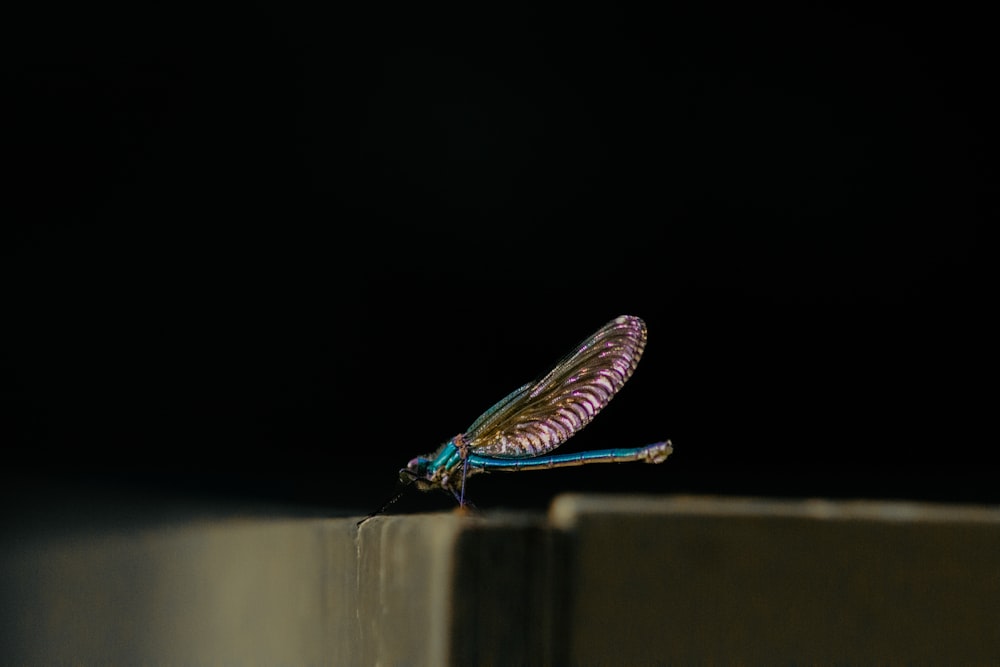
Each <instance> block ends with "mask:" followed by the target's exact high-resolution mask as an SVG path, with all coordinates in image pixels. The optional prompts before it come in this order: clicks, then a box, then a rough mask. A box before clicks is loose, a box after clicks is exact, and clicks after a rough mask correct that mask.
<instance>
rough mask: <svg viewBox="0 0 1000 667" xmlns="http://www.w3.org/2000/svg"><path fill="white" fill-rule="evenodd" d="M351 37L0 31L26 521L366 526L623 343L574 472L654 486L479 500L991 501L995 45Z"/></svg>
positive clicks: (254, 10)
mask: <svg viewBox="0 0 1000 667" xmlns="http://www.w3.org/2000/svg"><path fill="white" fill-rule="evenodd" d="M335 4H336V3H329V5H328V6H327V7H326V8H325V9H317V8H314V7H306V6H302V5H299V6H295V5H280V6H279V5H278V4H275V5H273V6H268V5H264V4H252V3H248V4H245V5H242V6H240V7H239V8H235V7H234V8H224V7H222V6H216V5H202V6H198V7H196V8H195V7H185V6H183V5H171V6H170V7H158V8H156V9H152V8H142V7H136V6H131V5H129V6H113V7H112V6H101V7H96V8H95V7H93V6H81V7H78V8H76V9H74V10H60V11H58V12H55V11H53V12H49V11H47V10H42V9H32V8H20V9H12V10H5V11H7V12H8V13H9V14H11V17H10V18H9V19H8V20H5V21H4V24H5V26H4V28H3V31H4V33H5V34H4V39H3V40H2V44H3V46H2V47H0V48H2V49H3V50H4V53H3V65H2V67H3V89H4V94H5V97H6V99H7V102H5V103H4V107H5V112H6V113H8V114H10V115H8V120H7V121H5V123H4V126H3V130H2V132H3V153H4V162H6V163H7V165H8V167H9V168H10V169H11V172H12V173H11V175H9V176H7V177H5V182H6V185H7V187H8V188H9V192H8V194H7V195H6V196H5V199H6V201H7V203H6V204H5V206H4V208H5V209H7V210H9V211H12V212H13V215H10V216H9V218H8V220H9V222H13V223H14V224H8V225H5V226H4V228H3V231H2V232H0V276H2V293H0V298H2V315H0V317H2V327H3V333H4V342H3V346H2V348H0V354H2V357H0V364H2V368H0V370H2V373H0V400H2V402H0V410H2V414H0V419H2V428H3V431H2V434H0V437H2V439H3V450H4V451H3V456H4V464H3V469H4V475H5V479H4V487H5V489H6V491H7V493H8V495H9V497H10V498H11V499H13V501H14V502H17V501H18V500H19V499H20V498H21V497H22V496H20V495H19V494H22V493H23V494H25V496H24V497H28V496H30V495H32V494H33V493H38V492H39V490H44V489H55V490H65V491H66V494H67V497H68V498H71V499H72V502H74V503H75V502H80V499H83V502H86V500H85V499H86V497H87V496H86V494H88V493H91V492H95V493H96V492H98V491H99V490H100V491H103V490H108V489H119V490H122V491H124V492H125V493H139V492H155V493H164V494H166V495H167V496H173V497H202V496H209V497H214V498H218V499H231V500H235V501H238V502H239V501H243V500H246V501H265V502H290V503H296V504H299V505H300V506H302V507H307V508H313V509H317V510H318V511H331V512H332V511H337V510H342V509H348V510H355V511H363V510H366V509H372V508H374V507H375V506H377V505H378V504H379V503H380V502H381V501H382V500H384V499H385V498H386V497H387V496H388V495H390V494H391V493H392V491H393V489H394V486H393V485H394V482H395V479H396V474H397V470H398V469H399V468H400V467H401V466H403V465H404V464H405V463H406V461H407V460H408V459H410V458H411V457H413V456H415V455H417V454H423V453H426V452H429V451H431V450H433V449H434V448H435V447H436V446H437V445H438V444H439V443H440V442H441V441H443V440H446V439H448V438H449V437H451V436H453V435H454V434H455V433H457V432H459V431H461V430H463V429H464V428H465V427H466V426H468V424H469V423H471V422H472V420H473V419H474V418H475V417H476V416H478V414H479V413H480V412H481V411H483V410H485V409H486V408H487V407H489V406H490V405H492V404H493V402H494V401H496V400H497V399H499V398H500V397H501V396H503V395H505V394H506V393H507V392H509V391H510V390H511V389H513V388H514V387H516V386H518V385H520V384H521V383H523V382H525V381H527V380H529V379H531V378H532V377H534V376H535V375H537V374H540V373H541V372H543V371H545V370H547V369H548V368H549V366H550V365H551V364H552V363H553V362H554V361H556V360H557V359H558V358H559V357H560V356H561V355H563V354H564V353H566V352H568V351H569V349H570V348H571V347H572V346H573V345H574V344H575V343H577V342H578V341H579V340H580V339H582V338H583V337H584V336H586V335H587V334H589V333H590V332H592V331H593V330H595V329H596V328H597V327H599V326H600V325H602V324H603V323H605V322H606V321H607V320H609V319H611V318H613V317H615V316H617V315H619V314H623V313H630V314H635V315H639V316H642V317H643V318H644V319H645V320H646V322H647V324H648V327H649V344H648V347H647V350H646V354H645V356H644V358H643V360H642V363H640V365H639V367H638V370H637V372H636V374H635V375H634V376H633V378H632V380H631V381H630V382H629V384H628V385H627V386H626V387H625V388H624V390H623V391H622V392H621V394H620V395H619V396H618V398H617V399H616V400H615V401H614V402H613V403H612V404H611V405H610V406H609V407H608V408H607V409H606V410H605V411H604V412H603V413H602V414H601V415H600V417H599V418H598V419H597V420H596V421H594V422H593V423H592V424H591V425H590V426H588V427H587V429H585V430H584V431H583V432H581V433H580V434H579V435H577V436H576V437H574V438H573V439H572V440H571V441H570V442H569V443H567V444H566V445H564V448H563V449H562V450H560V451H564V450H565V451H571V450H576V449H594V448H603V447H611V446H622V447H624V446H636V445H641V444H646V443H648V442H652V441H655V440H659V439H663V438H671V439H672V440H673V442H674V445H675V454H674V455H673V456H672V457H671V458H670V459H669V460H668V462H667V463H666V464H664V465H662V466H590V467H587V468H577V469H570V470H564V471H550V472H544V473H521V474H517V475H513V476H509V475H499V474H498V475H492V476H488V477H487V476H481V477H477V478H475V480H473V482H472V483H471V484H470V487H469V493H470V496H471V497H472V499H473V500H474V501H476V502H477V503H478V504H479V505H480V506H483V507H498V506H523V507H537V508H542V507H544V506H545V504H546V503H547V501H548V500H549V499H550V498H551V496H552V495H554V494H555V493H557V492H560V491H566V490H582V491H585V490H589V491H621V492H625V491H642V492H657V493H660V492H662V493H720V494H753V495H762V496H790V497H832V498H856V497H866V498H910V499H925V500H942V501H963V502H985V503H996V502H1000V490H998V488H1000V487H998V485H997V484H996V482H995V479H996V476H997V472H998V467H997V466H996V465H995V464H994V463H993V459H992V453H993V449H994V448H995V442H996V434H995V427H994V425H993V423H992V419H988V417H989V418H992V417H993V415H994V413H995V407H994V406H995V401H994V400H993V399H991V400H990V401H989V402H987V392H988V391H992V387H993V386H994V385H995V378H996V375H995V372H994V370H993V368H992V365H991V364H990V362H989V360H988V357H987V353H988V352H989V353H992V348H993V345H992V343H993V340H994V336H995V332H993V331H990V330H989V329H988V328H989V327H990V324H989V320H991V319H992V315H993V314H994V312H993V311H995V305H996V301H995V298H994V293H993V291H992V288H988V287H987V284H986V281H987V267H988V262H990V261H991V260H992V258H993V257H992V251H991V250H988V249H987V248H986V247H985V242H984V239H983V235H984V229H985V223H986V220H987V219H990V220H992V219H995V217H996V199H995V195H996V187H995V184H994V182H993V181H991V180H990V179H989V178H988V177H987V175H986V170H987V167H988V160H989V161H992V159H993V158H992V156H991V153H990V152H989V151H988V150H987V149H986V146H987V145H989V144H990V143H991V140H992V136H991V135H992V133H993V130H992V127H993V124H994V119H993V117H992V115H991V114H992V112H991V111H990V110H988V108H987V99H988V97H989V95H990V94H991V93H992V89H993V88H995V86H994V85H993V80H994V79H995V71H994V70H993V69H992V65H990V62H991V56H992V53H991V48H989V46H988V45H989V42H991V41H993V39H994V37H993V35H992V30H991V29H990V28H988V27H987V26H988V25H989V24H988V23H987V22H985V21H984V20H982V19H981V18H980V17H977V16H975V15H970V14H965V13H963V12H962V11H960V10H958V9H949V10H948V13H946V14H945V13H942V11H944V10H942V9H940V8H939V9H935V10H934V11H927V10H921V9H919V8H912V7H911V8H908V9H907V10H906V11H905V12H879V11H877V10H872V9H866V10H864V11H855V10H851V9H846V8H843V7H842V6H841V5H840V4H839V3H834V4H831V5H829V6H825V7H824V6H819V5H815V4H812V5H810V8H808V9H803V8H801V7H797V6H796V7H782V8H780V9H776V8H772V9H761V8H760V7H748V8H746V9H742V10H735V11H734V10H732V9H727V10H725V11H723V10H721V9H719V10H717V11H709V10H707V9H706V10H704V11H703V10H694V9H690V8H688V9H675V10H669V9H667V10H664V9H662V8H661V9H658V10H657V11H656V12H655V13H654V12H653V11H652V10H643V11H635V10H631V11H630V10H625V9H619V10H615V9H612V8H610V7H604V8H602V9H601V10H600V11H594V10H588V9H584V8H576V9H574V11H572V12H557V11H548V10H543V9H535V10H532V11H519V10H516V9H508V8H503V7H494V8H491V9H465V10H464V11H465V13H464V14H463V13H461V12H459V13H456V12H455V11H454V10H450V11H448V12H443V11H442V12H435V11H434V10H430V9H428V8H426V7H421V8H420V9H419V10H410V13H406V12H405V11H404V12H402V13H401V12H400V11H399V10H390V9H388V8H385V7H383V8H379V9H371V10H365V9H343V8H334V7H333V5H335ZM651 7H652V5H651ZM9 173H10V172H9ZM5 217H7V216H5ZM44 492H45V493H48V491H44ZM408 503H409V504H408ZM420 503H424V504H423V505H421V504H420ZM428 503H429V504H428ZM451 505H453V502H452V501H451V500H449V499H448V498H446V497H444V496H443V495H442V496H441V497H440V498H438V499H434V500H428V499H417V500H410V501H403V502H401V503H400V504H399V507H401V508H402V509H404V510H405V509H407V508H420V507H450V506H451Z"/></svg>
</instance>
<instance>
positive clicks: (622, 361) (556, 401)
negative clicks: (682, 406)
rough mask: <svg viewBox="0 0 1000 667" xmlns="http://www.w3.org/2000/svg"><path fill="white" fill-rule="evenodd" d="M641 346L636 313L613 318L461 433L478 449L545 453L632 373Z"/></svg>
mask: <svg viewBox="0 0 1000 667" xmlns="http://www.w3.org/2000/svg"><path fill="white" fill-rule="evenodd" d="M645 345H646V325H645V323H644V322H643V321H642V320H641V319H639V318H638V317H632V316H622V317H618V318H616V319H614V320H612V321H611V322H608V323H607V324H606V325H604V326H603V327H601V328H600V329H598V330H597V331H596V332H595V333H594V334H593V335H592V336H590V337H589V338H587V339H586V340H584V341H583V342H581V343H580V344H579V345H578V346H577V347H576V348H575V349H574V350H573V351H572V352H571V353H570V354H568V355H566V356H565V357H563V359H562V360H560V361H559V363H558V364H556V365H555V367H554V368H553V369H552V370H551V371H549V372H548V374H546V375H545V376H543V377H542V378H541V379H540V380H538V381H537V382H534V383H529V384H526V385H524V386H522V387H520V388H519V389H517V390H515V391H514V392H512V393H510V394H509V395H507V396H506V397H504V398H503V399H502V400H501V401H500V402H498V403H497V404H496V405H494V406H493V407H492V408H490V409H489V410H487V411H486V412H485V413H483V415H482V416H481V417H479V419H477V420H476V421H475V422H474V423H473V424H472V426H470V427H469V430H468V431H467V432H466V433H465V442H466V443H467V444H468V445H469V447H470V448H471V450H472V451H474V452H475V453H477V454H481V455H487V456H493V457H496V458H523V457H529V456H538V455H540V454H544V453H546V452H549V451H551V450H553V449H555V448H556V447H558V446H559V445H561V444H562V443H564V442H566V440H568V439H569V438H570V437H572V435H573V434H574V433H576V432H577V431H579V430H580V429H582V428H583V427H584V426H586V425H587V424H589V423H590V421H591V420H592V419H593V418H594V416H595V415H596V414H597V413H598V412H599V411H600V410H601V409H602V408H603V407H604V406H605V405H607V404H608V402H609V401H611V399H612V398H613V397H614V395H615V394H616V393H617V392H618V390H619V389H621V388H622V386H623V385H624V384H625V382H626V381H627V380H628V379H629V377H631V376H632V372H633V371H634V370H635V367H636V365H637V364H638V363H639V358H640V357H641V356H642V351H643V348H644V347H645Z"/></svg>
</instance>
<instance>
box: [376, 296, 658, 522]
mask: <svg viewBox="0 0 1000 667" xmlns="http://www.w3.org/2000/svg"><path fill="white" fill-rule="evenodd" d="M645 345H646V324H645V323H644V322H643V321H642V320H641V319H640V318H638V317H634V316H631V315H622V316H621V317H617V318H615V319H613V320H611V321H610V322H608V323H607V324H605V325H604V326H603V327H601V328H600V329H598V330H597V331H596V332H594V333H593V334H592V335H591V336H589V337H588V338H586V339H585V340H583V341H582V342H581V343H580V344H579V345H577V346H576V347H575V348H574V349H573V350H572V351H571V352H570V353H569V354H567V355H566V356H565V357H563V358H562V359H561V360H560V361H559V363H557V364H556V365H555V367H553V368H552V370H550V371H549V372H548V373H546V374H545V375H543V376H542V377H541V378H540V379H538V380H535V381H533V382H528V383H527V384H524V385H522V386H520V387H518V388H517V389H515V390H514V391H512V392H511V393H510V394H508V395H507V396H505V397H504V398H502V399H500V401H499V402H498V403H497V404H496V405H494V406H493V407H491V408H490V409H489V410H487V411H486V412H484V413H483V414H482V415H481V416H480V417H479V418H478V419H476V421H474V422H473V423H472V425H471V426H469V428H468V429H466V430H465V431H464V432H462V433H459V434H458V435H456V436H455V437H454V438H452V439H451V440H449V441H448V442H446V443H444V444H443V445H441V446H440V447H439V448H438V449H437V451H435V452H433V453H431V454H427V455H426V456H418V457H416V458H414V459H413V460H411V461H410V462H409V463H408V464H407V465H406V467H405V468H403V469H402V470H400V471H399V478H400V481H401V482H402V483H403V484H404V485H405V486H407V487H408V486H410V485H415V486H416V487H417V488H418V489H420V490H422V491H427V490H430V489H441V490H443V491H447V492H449V493H451V494H452V495H453V496H454V497H455V499H456V500H457V501H458V503H459V505H460V506H464V505H466V504H467V503H466V500H465V482H466V480H467V479H468V478H469V477H471V476H472V475H475V474H478V473H481V472H493V471H509V472H510V471H516V470H541V469H548V468H563V467H567V466H580V465H586V464H588V463H625V462H630V461H643V462H645V463H663V462H664V461H665V460H666V459H667V456H669V455H670V453H671V452H672V451H673V448H672V446H671V444H670V441H669V440H665V441H663V442H654V443H653V444H650V445H646V446H645V447H635V448H631V449H601V450H591V451H585V452H579V453H567V454H551V455H548V456H545V454H548V452H551V451H552V450H553V449H555V448H556V447H558V446H559V445H561V444H563V443H564V442H566V440H568V439H569V438H570V437H572V436H573V434H574V433H576V432H578V431H579V430H580V429H582V428H583V427H584V426H586V425H587V424H589V423H590V421H591V420H592V419H593V418H594V416H595V415H596V414H597V413H598V412H600V410H601V409H602V408H603V407H604V406H605V405H607V404H608V403H609V402H610V401H611V399H612V398H614V396H615V394H616V393H617V392H618V390H619V389H621V388H622V386H623V385H624V384H625V382H626V381H627V380H628V379H629V378H630V377H631V376H632V372H633V371H634V370H635V367H636V365H637V364H638V363H639V358H640V357H641V356H642V351H643V349H644V348H645ZM404 490H405V489H404ZM401 494H402V492H400V493H399V494H397V495H396V496H395V497H394V498H393V499H392V500H390V501H389V502H387V503H386V504H385V505H383V506H382V507H380V508H379V509H378V510H376V511H375V512H372V513H371V514H369V515H368V516H367V517H365V518H364V519H362V520H361V521H359V522H358V523H359V524H360V523H361V522H363V521H365V520H366V519H368V518H370V517H372V516H374V515H376V514H378V513H380V512H382V511H383V510H384V509H385V508H386V507H387V506H388V505H390V504H392V503H393V502H395V501H396V499H398V498H399V496H400V495H401Z"/></svg>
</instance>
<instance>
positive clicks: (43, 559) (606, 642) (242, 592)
mask: <svg viewBox="0 0 1000 667" xmlns="http://www.w3.org/2000/svg"><path fill="white" fill-rule="evenodd" d="M355 521H356V519H353V518H351V519H346V518H330V519H327V518H296V517H270V518H267V517H257V518H254V517H242V518H241V517H229V518H226V517H220V518H216V519H197V520H194V519H192V520H190V521H174V522H169V523H165V524H156V525H149V526H142V525H139V526H129V527H123V528H119V529H111V530H102V531H96V530H95V531H83V532H81V531H77V532H68V533H63V532H59V531H54V532H44V531H41V532H38V531H36V532H34V533H30V534H10V533H8V534H6V535H5V538H4V540H3V542H2V545H3V551H2V554H0V595H2V597H0V599H2V601H3V605H2V611H0V642H2V644H0V649H2V654H0V657H2V662H3V663H4V664H26V665H52V664H96V663H100V664H140V663H141V664H187V665H208V664H211V665H237V664H238V665H278V664H281V665H326V664H328V665H435V666H437V665H448V664H455V665H469V664H476V665H509V664H518V665H531V664H540V665H547V664H551V665H563V664H565V665H607V664H614V665H626V664H627V665H654V664H732V663H738V664H761V665H765V664H766V665H772V664H793V663H794V664H847V663H849V664H949V665H956V664H1000V509H997V508H989V507H957V506H936V505H922V504H912V503H883V502H879V503H869V502H846V503H845V502H836V503H833V502H821V501H800V502H792V501H787V502H777V501H767V500H758V499H747V498H685V497H648V498H646V497H621V496H563V497H560V498H558V499H556V501H555V502H554V504H553V506H552V508H551V511H550V512H549V514H548V516H544V515H530V514H503V513H489V512H487V513H483V514H475V515H463V514H459V513H457V512H455V513H443V514H426V515H406V516H380V517H376V518H374V519H372V520H370V521H368V522H367V523H365V524H363V525H362V526H361V528H360V530H358V529H357V528H356V527H355Z"/></svg>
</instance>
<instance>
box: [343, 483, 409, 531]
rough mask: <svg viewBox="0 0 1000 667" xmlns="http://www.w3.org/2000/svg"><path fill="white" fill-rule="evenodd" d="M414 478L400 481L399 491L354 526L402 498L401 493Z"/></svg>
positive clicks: (407, 488) (404, 491)
mask: <svg viewBox="0 0 1000 667" xmlns="http://www.w3.org/2000/svg"><path fill="white" fill-rule="evenodd" d="M416 479H417V478H416V477H411V478H410V479H409V480H408V481H406V482H403V481H400V484H402V487H403V488H401V489H400V490H399V491H397V492H396V493H395V494H394V495H393V496H392V497H391V498H389V500H387V501H385V502H384V503H382V505H381V506H380V507H379V508H378V509H377V510H375V511H374V512H371V513H369V514H368V516H366V517H364V518H363V519H361V520H360V521H358V522H357V523H356V524H354V525H355V527H357V526H360V525H361V524H363V523H364V522H365V521H367V520H368V519H370V518H372V517H373V516H376V515H378V514H381V513H382V512H384V511H385V510H386V509H387V508H388V507H389V506H390V505H393V504H394V503H395V502H396V501H397V500H399V499H400V498H402V497H403V494H404V493H406V492H407V490H409V488H410V487H411V486H413V482H415V481H416Z"/></svg>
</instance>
